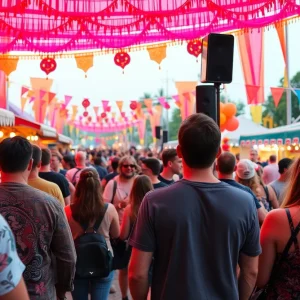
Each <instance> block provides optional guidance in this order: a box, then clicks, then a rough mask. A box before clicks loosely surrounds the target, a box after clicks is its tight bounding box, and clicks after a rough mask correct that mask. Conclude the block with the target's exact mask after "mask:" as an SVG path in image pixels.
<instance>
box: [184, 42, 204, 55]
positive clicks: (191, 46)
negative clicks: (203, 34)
mask: <svg viewBox="0 0 300 300" xmlns="http://www.w3.org/2000/svg"><path fill="white" fill-rule="evenodd" d="M187 51H188V53H189V54H191V55H194V56H195V57H197V58H198V56H199V55H200V54H201V52H202V44H201V41H190V42H189V43H188V44H187Z"/></svg>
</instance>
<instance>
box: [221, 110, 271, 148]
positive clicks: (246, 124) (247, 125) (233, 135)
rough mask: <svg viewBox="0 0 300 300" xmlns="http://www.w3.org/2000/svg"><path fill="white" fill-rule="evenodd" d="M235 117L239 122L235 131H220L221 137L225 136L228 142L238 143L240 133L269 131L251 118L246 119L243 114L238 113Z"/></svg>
mask: <svg viewBox="0 0 300 300" xmlns="http://www.w3.org/2000/svg"><path fill="white" fill-rule="evenodd" d="M237 118H238V120H239V122H240V125H239V128H238V129H237V130H235V131H227V130H225V131H224V132H222V139H223V138H225V137H227V138H228V139H229V143H232V144H235V145H239V140H240V136H241V135H247V134H255V133H265V132H268V131H269V129H268V128H265V127H263V126H261V125H259V124H256V123H254V122H253V121H252V120H250V119H248V118H247V117H246V116H245V115H240V116H238V117H237Z"/></svg>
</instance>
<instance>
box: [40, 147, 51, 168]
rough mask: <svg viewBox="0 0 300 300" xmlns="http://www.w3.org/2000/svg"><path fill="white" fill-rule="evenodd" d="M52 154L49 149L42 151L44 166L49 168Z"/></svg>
mask: <svg viewBox="0 0 300 300" xmlns="http://www.w3.org/2000/svg"><path fill="white" fill-rule="evenodd" d="M50 159H51V152H50V150H49V149H47V148H44V149H42V166H48V165H49V164H50Z"/></svg>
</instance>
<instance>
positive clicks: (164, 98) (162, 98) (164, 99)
mask: <svg viewBox="0 0 300 300" xmlns="http://www.w3.org/2000/svg"><path fill="white" fill-rule="evenodd" d="M157 99H158V101H159V103H160V104H161V105H162V106H163V107H164V106H165V105H166V97H158V98H157Z"/></svg>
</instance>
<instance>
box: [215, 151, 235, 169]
mask: <svg viewBox="0 0 300 300" xmlns="http://www.w3.org/2000/svg"><path fill="white" fill-rule="evenodd" d="M235 165H236V160H235V156H234V155H233V154H232V153H230V152H223V153H222V154H221V155H220V156H219V157H218V161H217V166H218V171H219V172H220V173H221V174H225V175H231V174H232V173H233V172H234V167H235Z"/></svg>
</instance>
